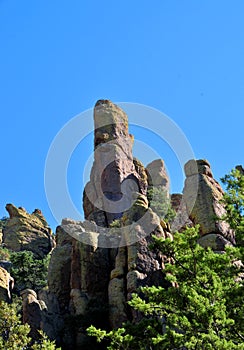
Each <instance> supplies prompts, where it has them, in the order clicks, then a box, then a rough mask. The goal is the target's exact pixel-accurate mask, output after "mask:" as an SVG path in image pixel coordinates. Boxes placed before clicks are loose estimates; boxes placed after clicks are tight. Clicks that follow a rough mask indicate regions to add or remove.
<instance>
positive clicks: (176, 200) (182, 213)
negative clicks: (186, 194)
mask: <svg viewBox="0 0 244 350" xmlns="http://www.w3.org/2000/svg"><path fill="white" fill-rule="evenodd" d="M171 206H172V209H174V210H175V213H176V217H175V218H174V220H173V222H172V224H171V231H172V232H176V231H179V232H181V231H183V230H184V229H185V228H186V227H192V226H193V222H192V221H191V219H190V218H189V215H188V211H187V207H186V203H185V200H184V198H183V195H182V194H181V193H173V194H172V195H171Z"/></svg>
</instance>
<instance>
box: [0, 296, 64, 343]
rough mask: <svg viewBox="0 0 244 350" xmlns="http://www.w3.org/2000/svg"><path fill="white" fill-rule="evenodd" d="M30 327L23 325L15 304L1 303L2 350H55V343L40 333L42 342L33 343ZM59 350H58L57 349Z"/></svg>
mask: <svg viewBox="0 0 244 350" xmlns="http://www.w3.org/2000/svg"><path fill="white" fill-rule="evenodd" d="M29 332H30V326H29V325H27V324H25V325H23V324H22V323H21V320H20V315H18V312H17V305H16V304H15V303H13V304H11V305H9V304H7V303H5V302H3V301H0V350H10V349H11V350H55V349H57V348H56V346H55V343H54V342H52V341H50V340H49V339H48V337H47V336H46V335H45V334H44V333H43V332H40V340H39V341H36V342H34V343H33V342H32V341H31V338H30V337H29V336H28V334H29ZM57 350H58V349H57Z"/></svg>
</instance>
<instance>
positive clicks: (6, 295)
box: [0, 266, 14, 303]
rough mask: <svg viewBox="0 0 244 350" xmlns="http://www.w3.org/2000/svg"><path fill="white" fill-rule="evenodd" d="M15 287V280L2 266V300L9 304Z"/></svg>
mask: <svg viewBox="0 0 244 350" xmlns="http://www.w3.org/2000/svg"><path fill="white" fill-rule="evenodd" d="M13 286H14V280H13V278H12V277H11V276H10V274H9V273H8V271H7V270H5V269H4V268H3V267H1V266H0V300H3V301H6V302H7V303H9V302H10V301H11V292H12V289H13Z"/></svg>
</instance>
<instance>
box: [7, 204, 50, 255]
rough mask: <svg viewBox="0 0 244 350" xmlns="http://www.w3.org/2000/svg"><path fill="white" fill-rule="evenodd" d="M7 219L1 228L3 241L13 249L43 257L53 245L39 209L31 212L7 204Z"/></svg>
mask: <svg viewBox="0 0 244 350" xmlns="http://www.w3.org/2000/svg"><path fill="white" fill-rule="evenodd" d="M6 210H7V211H8V213H9V216H10V218H9V220H8V221H7V223H6V226H5V227H4V230H3V243H4V245H5V247H6V248H8V249H11V250H13V251H21V250H30V251H32V252H33V253H34V255H35V256H36V257H37V258H43V257H44V256H45V255H47V254H48V253H49V252H50V251H51V250H52V248H53V247H54V245H55V241H54V238H53V235H52V232H51V229H50V228H49V226H48V224H47V222H46V220H45V218H44V216H43V215H42V213H41V211H40V210H39V209H36V210H35V211H34V212H33V213H32V214H29V213H27V212H26V210H25V209H23V208H17V207H15V206H14V205H13V204H7V205H6Z"/></svg>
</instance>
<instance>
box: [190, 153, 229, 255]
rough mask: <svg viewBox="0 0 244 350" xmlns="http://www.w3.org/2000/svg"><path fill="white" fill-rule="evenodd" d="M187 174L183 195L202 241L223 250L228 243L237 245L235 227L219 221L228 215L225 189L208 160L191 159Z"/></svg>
mask: <svg viewBox="0 0 244 350" xmlns="http://www.w3.org/2000/svg"><path fill="white" fill-rule="evenodd" d="M185 174H186V180H185V187H184V190H183V197H184V201H185V203H186V207H187V209H188V215H189V217H190V219H191V220H192V222H193V223H194V224H199V225H200V235H201V238H200V240H199V242H200V243H201V244H202V245H203V246H211V247H212V248H213V249H214V250H218V251H219V250H224V246H225V245H226V244H234V243H235V239H234V232H233V230H232V229H231V228H230V227H229V225H228V223H226V222H225V221H223V220H218V218H220V217H223V215H224V214H225V210H224V206H223V204H222V203H221V200H222V199H223V193H224V192H223V190H222V188H221V186H220V185H219V183H218V182H217V181H216V180H215V179H214V178H213V174H212V171H211V169H210V164H209V163H208V161H206V160H202V159H201V160H197V161H195V160H190V161H188V162H187V163H186V165H185Z"/></svg>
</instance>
